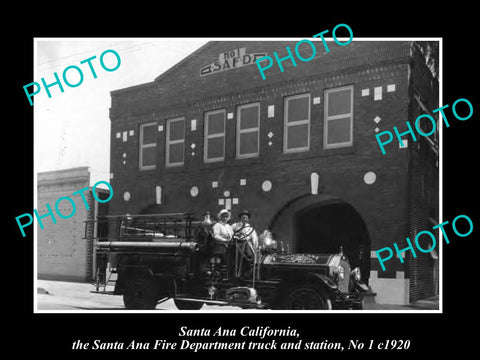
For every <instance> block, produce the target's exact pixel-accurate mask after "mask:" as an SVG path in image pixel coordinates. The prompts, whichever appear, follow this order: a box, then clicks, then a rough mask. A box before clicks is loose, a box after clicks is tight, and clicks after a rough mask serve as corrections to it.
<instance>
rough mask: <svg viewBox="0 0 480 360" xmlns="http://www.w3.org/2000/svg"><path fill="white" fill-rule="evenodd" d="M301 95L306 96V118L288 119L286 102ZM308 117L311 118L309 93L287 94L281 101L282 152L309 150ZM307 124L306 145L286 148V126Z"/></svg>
mask: <svg viewBox="0 0 480 360" xmlns="http://www.w3.org/2000/svg"><path fill="white" fill-rule="evenodd" d="M303 97H308V118H307V119H304V120H297V121H294V122H289V121H288V102H289V101H290V100H292V99H299V98H303ZM310 118H311V104H310V93H303V94H297V95H292V96H287V97H285V98H284V101H283V134H284V136H283V152H284V153H285V154H286V153H295V152H302V151H308V150H310ZM303 124H308V128H307V129H308V132H307V146H303V147H298V148H291V149H289V148H287V146H288V128H289V127H290V126H293V125H303Z"/></svg>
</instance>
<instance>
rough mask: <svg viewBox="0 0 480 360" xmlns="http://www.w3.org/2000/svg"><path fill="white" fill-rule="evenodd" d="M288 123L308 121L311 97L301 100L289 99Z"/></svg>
mask: <svg viewBox="0 0 480 360" xmlns="http://www.w3.org/2000/svg"><path fill="white" fill-rule="evenodd" d="M287 104H288V105H287V108H288V113H287V115H288V119H287V121H288V122H291V121H298V120H308V107H309V96H304V97H301V98H294V99H288V101H287Z"/></svg>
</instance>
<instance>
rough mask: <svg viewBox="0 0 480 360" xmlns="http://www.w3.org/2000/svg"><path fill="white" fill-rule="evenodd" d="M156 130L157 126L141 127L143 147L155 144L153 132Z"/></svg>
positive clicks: (154, 133) (155, 134) (155, 133)
mask: <svg viewBox="0 0 480 360" xmlns="http://www.w3.org/2000/svg"><path fill="white" fill-rule="evenodd" d="M156 128H157V125H156V124H154V125H148V126H143V127H142V131H143V138H142V139H143V143H142V144H143V145H145V144H155V143H156V142H157V139H156V136H157V132H156V131H155V130H156Z"/></svg>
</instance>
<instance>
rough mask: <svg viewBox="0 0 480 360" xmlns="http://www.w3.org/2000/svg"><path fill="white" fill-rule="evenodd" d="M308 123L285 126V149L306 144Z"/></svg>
mask: <svg viewBox="0 0 480 360" xmlns="http://www.w3.org/2000/svg"><path fill="white" fill-rule="evenodd" d="M308 126H309V124H301V125H290V126H288V128H287V131H288V138H287V149H295V148H303V147H307V146H308Z"/></svg>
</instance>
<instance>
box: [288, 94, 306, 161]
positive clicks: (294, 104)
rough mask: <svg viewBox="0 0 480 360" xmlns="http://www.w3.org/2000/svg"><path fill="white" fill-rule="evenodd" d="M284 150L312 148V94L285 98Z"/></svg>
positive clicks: (293, 150) (294, 150) (296, 150)
mask: <svg viewBox="0 0 480 360" xmlns="http://www.w3.org/2000/svg"><path fill="white" fill-rule="evenodd" d="M283 133H284V137H283V152H285V153H289V152H298V151H305V150H308V149H309V148H310V94H300V95H294V96H289V97H286V98H285V100H284V131H283Z"/></svg>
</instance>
